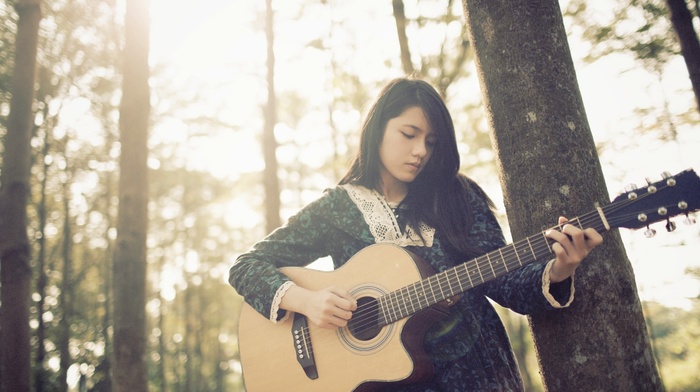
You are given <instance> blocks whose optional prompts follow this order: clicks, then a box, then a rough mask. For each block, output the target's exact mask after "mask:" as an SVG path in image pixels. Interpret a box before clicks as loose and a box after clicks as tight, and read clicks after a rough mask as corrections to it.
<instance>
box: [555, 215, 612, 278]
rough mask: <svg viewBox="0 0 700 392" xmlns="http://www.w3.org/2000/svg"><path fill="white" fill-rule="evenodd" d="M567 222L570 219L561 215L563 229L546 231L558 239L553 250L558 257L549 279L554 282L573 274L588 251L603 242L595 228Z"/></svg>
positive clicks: (560, 223)
mask: <svg viewBox="0 0 700 392" xmlns="http://www.w3.org/2000/svg"><path fill="white" fill-rule="evenodd" d="M566 222H568V219H566V218H565V217H563V216H560V217H559V226H562V229H561V231H558V230H549V231H547V232H546V233H545V235H546V236H547V237H548V238H551V239H553V240H554V241H556V242H555V243H554V244H553V245H552V250H553V251H554V254H555V255H556V256H557V258H556V259H555V260H554V264H553V265H552V268H551V269H550V270H549V280H550V282H552V283H557V282H561V281H563V280H565V279H567V278H568V277H570V276H571V275H573V274H574V271H576V268H578V266H579V264H581V262H582V261H583V259H584V258H585V257H586V256H588V253H590V251H591V250H592V249H593V248H595V247H596V246H598V245H600V244H601V243H602V242H603V237H602V236H601V235H600V234H599V233H598V232H597V231H596V230H595V229H592V228H588V229H585V230H581V229H580V228H578V227H576V226H574V225H570V224H566Z"/></svg>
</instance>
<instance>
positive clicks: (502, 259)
mask: <svg viewBox="0 0 700 392" xmlns="http://www.w3.org/2000/svg"><path fill="white" fill-rule="evenodd" d="M498 253H499V254H500V255H501V261H503V266H504V267H506V272H508V264H507V263H506V258H505V257H503V252H502V251H501V249H500V248H499V249H498ZM493 276H496V274H495V273H494V274H493Z"/></svg>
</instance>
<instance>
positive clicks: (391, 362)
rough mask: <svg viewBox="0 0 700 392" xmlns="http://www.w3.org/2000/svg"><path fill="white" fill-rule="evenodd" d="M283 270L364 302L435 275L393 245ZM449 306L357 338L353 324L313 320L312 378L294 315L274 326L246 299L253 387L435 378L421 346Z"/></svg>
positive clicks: (244, 357) (262, 390)
mask: <svg viewBox="0 0 700 392" xmlns="http://www.w3.org/2000/svg"><path fill="white" fill-rule="evenodd" d="M281 271H282V272H283V273H284V274H285V275H287V276H289V277H290V278H291V279H292V280H293V281H294V282H295V283H296V284H297V285H299V286H302V287H305V288H307V289H311V290H320V289H323V288H326V287H329V286H335V287H339V288H342V289H344V290H347V291H348V292H350V293H351V295H352V296H353V297H354V298H356V299H358V301H360V300H361V299H373V298H378V297H380V296H382V295H384V294H386V293H388V292H391V291H393V290H397V289H400V288H401V287H404V286H406V285H409V284H411V283H414V282H416V281H419V280H421V279H422V278H424V277H426V276H427V275H431V274H432V273H431V272H429V271H430V268H429V266H428V265H427V263H425V262H424V261H423V260H422V259H420V258H418V256H416V255H413V254H412V253H410V252H408V251H406V250H404V249H402V248H400V247H398V246H394V245H387V244H378V245H373V246H370V247H368V248H365V249H363V250H362V251H360V252H359V253H357V254H356V255H355V256H353V257H352V258H351V259H350V260H348V262H347V263H346V264H345V265H343V266H342V267H341V268H339V269H337V270H334V271H330V272H327V271H316V270H311V269H307V268H300V267H289V268H283V269H281ZM445 312H446V309H445V306H443V305H442V304H437V305H433V306H431V307H429V308H427V309H425V310H423V311H420V312H418V313H416V314H414V315H413V316H411V317H408V318H404V319H401V320H398V321H396V322H394V323H391V324H389V325H385V326H383V327H381V329H380V330H378V331H377V333H376V334H373V336H371V337H367V336H362V337H356V336H354V335H353V334H352V333H351V332H350V330H349V328H347V327H346V328H338V329H334V330H330V329H322V328H318V327H316V326H315V325H313V324H311V323H308V325H307V327H308V335H306V336H308V340H309V341H310V342H311V343H310V344H311V345H312V347H313V360H314V361H313V363H314V364H315V367H316V369H315V373H317V377H316V378H315V379H313V378H311V377H310V376H309V375H307V373H306V372H305V371H304V369H303V368H302V366H301V364H300V362H299V361H298V360H297V347H296V343H295V341H294V337H293V331H292V329H293V322H294V321H293V320H294V317H293V316H292V317H288V318H287V320H286V321H285V322H283V323H280V324H274V323H272V322H271V321H270V320H268V319H266V318H265V317H263V316H261V315H260V314H259V313H258V312H257V311H255V310H254V309H253V308H252V307H250V306H249V305H247V304H244V306H243V309H242V311H241V316H240V325H239V349H240V355H241V362H242V365H243V377H244V380H245V385H246V390H247V391H249V392H268V391H300V392H302V391H303V392H309V391H371V390H376V389H378V388H379V387H381V386H382V385H385V384H386V383H413V382H417V381H419V380H421V379H425V378H429V377H430V376H431V375H432V372H433V369H432V365H431V363H430V361H429V360H428V358H427V357H426V355H425V353H424V351H423V338H424V335H425V332H426V331H427V329H428V327H430V325H432V323H433V322H434V321H436V320H437V319H438V317H439V316H441V315H444V314H445Z"/></svg>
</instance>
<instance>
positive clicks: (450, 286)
mask: <svg viewBox="0 0 700 392" xmlns="http://www.w3.org/2000/svg"><path fill="white" fill-rule="evenodd" d="M450 272H451V270H447V271H445V272H443V274H445V277H446V278H447V288H448V289H450V295H449V296H450V297H451V296H453V295H455V289H453V288H452V279H451V278H450Z"/></svg>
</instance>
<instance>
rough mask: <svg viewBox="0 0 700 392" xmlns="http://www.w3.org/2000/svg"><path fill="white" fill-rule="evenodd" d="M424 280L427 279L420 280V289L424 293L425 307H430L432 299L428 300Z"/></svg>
mask: <svg viewBox="0 0 700 392" xmlns="http://www.w3.org/2000/svg"><path fill="white" fill-rule="evenodd" d="M423 282H425V281H424V280H421V281H420V289H421V292H422V293H423V299H424V300H425V307H428V305H429V304H430V301H428V297H427V294H426V292H425V284H424V283H423ZM421 307H423V304H421Z"/></svg>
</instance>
